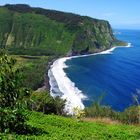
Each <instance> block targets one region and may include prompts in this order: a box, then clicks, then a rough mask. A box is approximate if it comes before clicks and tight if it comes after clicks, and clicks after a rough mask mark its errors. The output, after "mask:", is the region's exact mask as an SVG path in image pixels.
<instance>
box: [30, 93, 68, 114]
mask: <svg viewBox="0 0 140 140" xmlns="http://www.w3.org/2000/svg"><path fill="white" fill-rule="evenodd" d="M30 100H31V103H30V109H31V110H34V111H40V112H43V113H45V114H52V113H54V114H57V115H63V114H64V111H63V110H64V107H65V100H62V99H60V97H55V98H53V97H52V96H50V94H49V93H48V92H34V93H32V95H31V97H30Z"/></svg>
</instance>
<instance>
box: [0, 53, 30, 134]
mask: <svg viewBox="0 0 140 140" xmlns="http://www.w3.org/2000/svg"><path fill="white" fill-rule="evenodd" d="M15 64H16V60H14V59H12V58H10V57H9V56H8V55H7V54H6V53H5V52H4V51H0V126H1V127H0V131H1V132H7V131H8V132H11V131H14V132H17V133H20V130H21V129H23V127H24V124H25V121H26V115H25V114H24V110H25V107H24V106H23V103H22V99H23V97H24V96H25V95H28V94H29V93H28V90H26V89H25V88H23V87H22V84H21V83H22V82H21V80H22V77H21V74H20V70H19V69H17V68H16V67H15Z"/></svg>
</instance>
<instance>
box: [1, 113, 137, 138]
mask: <svg viewBox="0 0 140 140" xmlns="http://www.w3.org/2000/svg"><path fill="white" fill-rule="evenodd" d="M29 114H30V115H29V121H28V125H30V126H32V127H35V128H37V129H38V130H39V129H42V130H43V131H42V133H40V134H39V135H16V134H0V139H3V140H7V139H17V140H24V139H25V140H26V139H28V140H32V139H33V140H138V139H140V127H138V126H132V125H123V124H106V123H101V122H96V121H95V122H94V121H92V122H90V121H88V122H87V121H83V122H79V121H77V120H76V119H74V118H65V117H61V116H55V115H44V114H42V113H37V112H30V113H29Z"/></svg>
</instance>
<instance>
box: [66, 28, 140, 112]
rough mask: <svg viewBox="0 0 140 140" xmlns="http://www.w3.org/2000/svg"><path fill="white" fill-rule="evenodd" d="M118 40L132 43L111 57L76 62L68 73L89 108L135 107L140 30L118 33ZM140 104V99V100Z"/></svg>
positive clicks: (70, 64) (139, 79) (70, 63)
mask: <svg viewBox="0 0 140 140" xmlns="http://www.w3.org/2000/svg"><path fill="white" fill-rule="evenodd" d="M115 32H116V33H117V34H116V37H117V38H118V39H120V40H123V41H126V42H128V43H131V46H130V47H118V48H116V49H115V50H114V51H113V52H112V53H110V54H99V55H93V56H86V57H79V58H72V59H70V60H67V61H66V65H67V66H68V67H67V68H65V73H66V75H67V76H68V78H69V79H70V80H71V81H72V82H73V83H75V86H76V87H77V88H78V89H79V90H81V91H82V93H83V94H84V95H85V96H86V97H87V99H86V100H84V101H83V103H84V105H85V106H90V105H91V104H92V103H93V102H95V101H96V102H98V101H99V99H100V98H101V97H102V101H101V104H102V105H107V106H110V107H112V108H113V109H115V110H118V111H123V110H124V109H125V108H127V107H129V106H131V105H133V104H134V103H135V101H134V98H133V96H134V95H136V94H137V91H138V90H139V89H140V30H115ZM139 100H140V99H139Z"/></svg>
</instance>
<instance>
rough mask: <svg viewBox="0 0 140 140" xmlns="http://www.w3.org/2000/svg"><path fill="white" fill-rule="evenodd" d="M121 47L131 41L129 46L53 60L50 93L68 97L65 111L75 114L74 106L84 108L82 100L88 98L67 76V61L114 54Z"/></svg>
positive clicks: (50, 72)
mask: <svg viewBox="0 0 140 140" xmlns="http://www.w3.org/2000/svg"><path fill="white" fill-rule="evenodd" d="M121 47H131V43H128V45H127V46H116V47H112V48H110V49H108V50H105V51H101V52H99V53H93V54H85V55H78V56H70V57H63V58H58V59H56V60H54V61H53V62H52V65H51V66H50V69H49V71H48V78H49V84H50V94H51V96H53V97H55V96H60V97H61V98H62V99H66V106H65V112H67V113H68V114H73V108H75V107H78V108H79V109H84V107H85V106H84V104H83V102H82V101H83V100H86V99H87V97H86V96H85V95H84V93H82V91H81V90H79V89H78V88H77V87H76V86H75V83H74V82H72V81H71V80H70V79H69V78H68V77H67V75H66V73H65V71H64V69H65V68H67V67H68V66H67V65H66V64H65V62H66V61H67V60H70V59H74V58H80V57H88V56H93V55H103V54H112V52H113V51H114V50H115V49H116V48H121ZM55 90H56V91H55ZM59 93H60V94H59Z"/></svg>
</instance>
